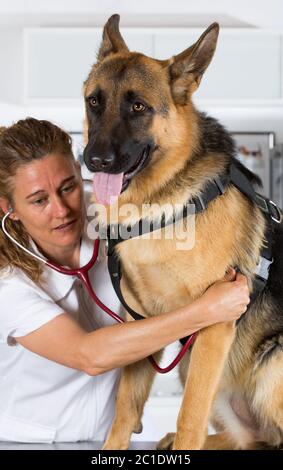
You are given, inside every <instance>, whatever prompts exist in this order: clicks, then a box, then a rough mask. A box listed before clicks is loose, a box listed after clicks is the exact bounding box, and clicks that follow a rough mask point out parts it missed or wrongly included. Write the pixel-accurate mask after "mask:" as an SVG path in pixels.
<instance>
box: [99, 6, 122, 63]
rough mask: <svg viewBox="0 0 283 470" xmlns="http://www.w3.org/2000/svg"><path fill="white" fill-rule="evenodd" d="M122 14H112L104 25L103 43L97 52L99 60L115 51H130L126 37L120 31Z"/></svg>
mask: <svg viewBox="0 0 283 470" xmlns="http://www.w3.org/2000/svg"><path fill="white" fill-rule="evenodd" d="M119 21H120V15H112V16H110V18H109V20H108V21H107V23H106V24H105V26H104V29H103V36H102V43H101V45H100V49H99V51H98V54H97V61H98V62H100V61H101V60H103V59H105V57H106V56H108V54H113V53H115V52H122V51H126V52H128V51H129V49H128V47H127V46H126V43H125V41H124V39H123V38H122V36H121V33H120V31H119Z"/></svg>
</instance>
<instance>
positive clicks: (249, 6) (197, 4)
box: [0, 0, 283, 28]
mask: <svg viewBox="0 0 283 470" xmlns="http://www.w3.org/2000/svg"><path fill="white" fill-rule="evenodd" d="M43 13H44V14H45V15H51V14H55V15H56V16H57V15H59V16H60V15H61V14H63V15H64V16H67V17H68V15H72V14H75V15H76V17H78V15H79V14H87V15H88V22H89V23H90V24H91V23H93V24H97V23H96V21H97V20H96V17H99V18H100V17H102V18H104V19H105V18H107V16H108V15H110V14H112V13H120V14H122V15H130V14H134V15H136V20H137V19H138V18H137V15H138V16H139V15H143V14H149V15H155V14H156V15H157V16H159V17H162V15H169V17H172V15H173V16H174V15H177V14H179V15H180V16H182V17H183V16H184V15H185V16H186V20H187V21H188V24H189V21H190V15H204V16H205V15H208V14H209V15H212V16H214V17H215V19H216V20H217V16H219V17H221V16H222V15H223V14H225V15H228V16H232V17H235V18H238V19H240V20H242V21H243V22H246V23H249V24H251V25H256V26H260V27H271V28H283V2H282V0H269V1H266V0H237V1H235V0H213V1H212V0H197V1H192V0H174V1H172V0H154V1H152V0H143V1H142V2H141V1H140V0H103V1H101V0H48V1H46V0H9V1H8V0H0V14H2V15H17V14H18V15H24V16H27V15H29V14H32V15H37V14H43ZM92 15H93V16H92ZM61 19H62V18H60V20H61ZM2 20H3V17H2ZM75 20H77V18H76V19H75ZM169 21H170V18H169Z"/></svg>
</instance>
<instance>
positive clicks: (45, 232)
mask: <svg viewBox="0 0 283 470" xmlns="http://www.w3.org/2000/svg"><path fill="white" fill-rule="evenodd" d="M13 204H14V205H13V209H14V212H13V214H12V216H11V218H14V219H15V220H20V221H21V222H22V224H23V225H24V227H25V229H26V230H27V232H28V233H29V234H30V235H31V237H32V238H33V240H34V241H35V242H36V243H37V245H39V247H40V248H41V249H42V250H43V251H45V252H46V253H48V254H51V253H52V250H54V249H58V248H59V249H60V248H61V247H62V248H63V247H64V248H68V247H72V246H74V245H75V244H77V243H78V241H79V240H80V238H81V235H82V231H83V226H84V220H85V208H84V199H83V188H82V180H81V176H80V171H79V169H78V167H77V165H76V163H75V162H74V161H72V159H71V158H69V157H67V156H64V155H59V154H50V155H47V156H46V157H44V158H43V159H41V160H36V161H34V162H31V163H28V164H26V165H24V166H22V167H20V168H18V170H17V172H16V175H15V176H14V178H13Z"/></svg>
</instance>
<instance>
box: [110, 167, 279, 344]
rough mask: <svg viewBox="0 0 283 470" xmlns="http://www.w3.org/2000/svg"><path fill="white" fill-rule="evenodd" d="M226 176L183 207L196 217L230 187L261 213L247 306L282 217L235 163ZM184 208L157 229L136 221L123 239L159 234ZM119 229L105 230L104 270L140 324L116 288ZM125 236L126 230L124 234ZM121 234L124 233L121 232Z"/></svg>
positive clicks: (263, 276) (260, 282) (264, 274)
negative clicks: (261, 238) (261, 239)
mask: <svg viewBox="0 0 283 470" xmlns="http://www.w3.org/2000/svg"><path fill="white" fill-rule="evenodd" d="M229 169H230V172H229V174H227V175H223V176H219V177H217V178H215V179H214V180H212V181H208V182H207V184H206V186H205V188H204V190H203V192H202V193H201V195H199V196H196V197H193V198H192V199H190V200H189V201H188V203H187V205H188V204H190V205H191V204H193V205H194V206H195V214H199V213H201V212H203V211H204V210H205V209H206V208H207V206H208V204H209V203H210V202H211V201H213V200H214V199H216V198H217V197H219V196H222V194H224V193H225V191H226V190H227V188H228V186H229V185H230V184H232V185H234V186H235V187H236V188H237V189H238V190H239V191H240V192H241V193H243V194H244V195H245V196H246V197H247V198H248V199H249V200H250V201H252V202H253V203H255V204H256V205H257V206H258V207H259V208H260V209H261V211H262V212H263V213H264V215H265V217H266V220H267V224H266V233H265V240H266V245H265V246H264V247H263V248H262V250H261V253H260V260H259V263H258V265H257V267H256V271H255V278H254V281H253V282H254V284H253V292H252V295H251V303H252V302H253V301H254V300H255V299H256V297H257V296H258V295H259V293H260V292H262V290H263V289H264V287H265V285H266V283H267V279H268V276H269V268H270V265H271V264H272V262H273V258H272V231H273V227H272V226H273V224H275V223H277V224H280V223H281V221H282V218H283V214H282V212H281V211H280V209H279V208H278V207H277V206H276V204H275V203H274V202H273V201H271V200H270V199H268V198H266V197H264V196H261V195H260V194H258V193H257V192H256V191H255V190H254V188H253V186H252V184H251V182H250V181H249V179H248V178H247V176H246V175H245V174H244V173H243V171H241V169H240V168H239V167H238V166H237V165H235V163H231V165H230V167H229ZM187 205H186V206H184V208H183V212H182V211H181V212H180V214H178V215H177V216H173V217H171V218H170V219H169V220H167V221H165V216H164V215H163V218H162V219H161V223H160V224H159V225H158V227H154V224H153V222H148V223H147V224H146V223H145V220H144V219H140V220H139V221H138V222H137V223H136V224H135V225H134V226H133V227H130V228H131V233H130V234H129V233H128V235H127V237H128V238H127V240H128V239H131V238H134V237H138V236H141V235H143V234H145V233H149V232H153V231H154V230H157V229H158V230H160V229H162V228H164V227H166V226H167V225H171V224H174V223H175V222H177V221H179V220H181V219H183V218H185V217H187V215H188V207H187ZM121 228H122V229H127V227H125V226H122V225H119V224H115V225H114V224H113V225H109V226H108V228H107V240H108V252H107V254H108V270H109V273H110V277H111V281H112V285H113V287H114V290H115V292H116V294H117V296H118V298H119V300H120V302H121V303H122V305H123V306H124V307H125V309H126V310H127V312H128V313H129V314H130V315H131V316H132V317H133V318H134V319H135V320H140V319H143V318H144V317H143V316H142V315H141V314H140V313H137V312H135V311H134V310H133V309H132V308H131V307H129V305H127V303H126V301H125V299H124V297H123V295H122V292H121V287H120V282H121V278H122V271H121V264H120V260H119V256H118V254H117V253H116V252H115V247H116V246H117V245H118V244H119V243H121V242H123V241H125V238H124V237H123V238H122V237H121V235H120V234H121V233H122V230H121ZM126 232H127V230H126ZM124 233H125V232H124ZM185 340H186V338H183V339H182V340H180V341H181V342H182V343H183V342H184V341H185Z"/></svg>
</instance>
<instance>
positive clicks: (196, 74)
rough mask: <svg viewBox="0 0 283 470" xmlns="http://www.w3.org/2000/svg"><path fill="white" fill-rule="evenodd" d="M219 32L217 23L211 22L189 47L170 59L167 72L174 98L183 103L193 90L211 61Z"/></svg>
mask: <svg viewBox="0 0 283 470" xmlns="http://www.w3.org/2000/svg"><path fill="white" fill-rule="evenodd" d="M218 33H219V25H218V23H213V24H212V25H210V26H209V28H207V30H206V31H205V32H204V33H203V34H202V35H201V37H200V38H199V40H198V41H197V42H196V43H195V44H193V45H192V46H191V47H189V48H188V49H186V50H185V51H183V52H181V53H180V54H178V55H177V56H174V57H173V58H172V59H171V60H170V64H171V65H170V66H169V73H170V78H171V88H172V95H173V98H174V100H175V101H176V102H177V103H179V104H185V103H186V100H187V95H188V93H192V92H193V91H195V90H196V89H197V88H198V86H199V84H200V81H201V78H202V76H203V74H204V72H205V70H206V68H207V67H208V65H209V64H210V62H211V59H212V57H213V54H214V52H215V48H216V43H217V38H218Z"/></svg>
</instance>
